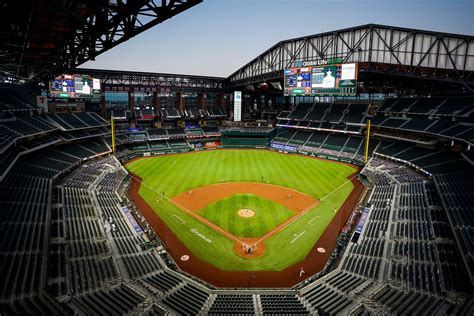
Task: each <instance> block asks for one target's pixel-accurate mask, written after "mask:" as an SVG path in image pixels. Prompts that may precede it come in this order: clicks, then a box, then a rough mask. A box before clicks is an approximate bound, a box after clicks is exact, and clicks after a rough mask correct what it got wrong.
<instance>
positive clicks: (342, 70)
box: [283, 64, 357, 96]
mask: <svg viewBox="0 0 474 316" xmlns="http://www.w3.org/2000/svg"><path fill="white" fill-rule="evenodd" d="M283 74H284V77H285V78H284V88H283V90H284V95H285V96H298V95H300V96H323V95H325V96H330V95H334V96H338V95H355V94H356V87H357V64H334V65H321V66H312V67H297V68H290V69H285V70H284V73H283Z"/></svg>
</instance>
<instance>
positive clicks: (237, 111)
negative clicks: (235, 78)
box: [234, 91, 242, 122]
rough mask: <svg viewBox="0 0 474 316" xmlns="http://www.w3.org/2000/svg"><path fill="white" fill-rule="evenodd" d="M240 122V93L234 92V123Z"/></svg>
mask: <svg viewBox="0 0 474 316" xmlns="http://www.w3.org/2000/svg"><path fill="white" fill-rule="evenodd" d="M241 120H242V91H234V122H240V121H241Z"/></svg>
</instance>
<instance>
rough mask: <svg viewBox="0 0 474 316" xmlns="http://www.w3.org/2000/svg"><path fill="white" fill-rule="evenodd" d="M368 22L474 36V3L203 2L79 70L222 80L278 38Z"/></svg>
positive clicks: (406, 0) (437, 0) (357, 0)
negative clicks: (217, 78) (219, 77)
mask: <svg viewBox="0 0 474 316" xmlns="http://www.w3.org/2000/svg"><path fill="white" fill-rule="evenodd" d="M368 23H377V24H385V25H393V26H400V27H409V28H417V29H424V30H432V31H442V32H447V33H459V34H469V35H474V1H472V0H468V1H466V0H396V1H394V0H325V1H322V0H204V2H203V3H201V4H198V5H197V6H195V7H193V8H191V9H189V10H187V11H185V12H183V13H181V14H179V15H177V16H175V17H173V18H172V19H170V20H168V21H166V22H164V23H162V24H159V25H157V26H155V27H154V28H152V29H150V30H148V31H145V32H144V33H142V34H140V35H138V36H136V37H135V38H132V39H130V40H128V41H127V42H125V43H123V44H121V45H119V46H117V47H115V48H113V49H112V50H110V51H108V52H106V53H104V54H102V55H100V56H99V57H97V58H96V61H94V62H88V63H86V64H84V65H82V66H81V67H83V68H97V69H115V70H130V71H149V72H162V73H180V74H194V75H210V76H222V77H227V76H229V75H230V74H231V73H233V72H234V71H236V70H237V69H238V68H240V67H241V66H243V65H244V64H246V63H247V62H249V61H250V60H251V59H253V58H254V57H256V56H257V55H259V54H260V53H262V52H263V51H265V50H266V49H268V48H269V47H271V46H272V45H274V44H275V43H277V42H279V41H281V40H285V39H290V38H294V37H300V36H304V35H311V34H316V33H320V32H321V31H332V30H337V29H341V28H346V27H352V26H358V25H362V24H368Z"/></svg>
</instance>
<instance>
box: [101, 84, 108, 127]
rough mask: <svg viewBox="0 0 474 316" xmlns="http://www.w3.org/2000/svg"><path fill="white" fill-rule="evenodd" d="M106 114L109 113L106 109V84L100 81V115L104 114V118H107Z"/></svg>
mask: <svg viewBox="0 0 474 316" xmlns="http://www.w3.org/2000/svg"><path fill="white" fill-rule="evenodd" d="M106 114H107V113H106V111H105V84H104V83H103V82H101V83H100V115H102V117H103V118H104V119H107V115H106Z"/></svg>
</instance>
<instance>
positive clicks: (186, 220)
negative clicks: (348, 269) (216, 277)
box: [126, 150, 356, 271]
mask: <svg viewBox="0 0 474 316" xmlns="http://www.w3.org/2000/svg"><path fill="white" fill-rule="evenodd" d="M126 168H127V169H128V170H130V171H131V172H133V173H135V174H137V175H138V176H140V177H141V178H142V179H143V183H144V185H142V186H141V188H140V195H141V196H142V197H143V198H144V199H145V200H146V201H147V203H148V204H149V205H150V206H151V207H152V208H153V209H154V210H155V211H156V213H157V214H158V215H159V216H160V217H161V219H162V220H163V221H165V222H166V224H167V225H168V226H169V227H170V228H171V229H172V230H173V232H174V233H175V234H176V235H177V236H178V238H179V239H180V240H181V241H182V242H183V243H184V244H186V245H187V246H188V248H189V250H190V251H191V252H192V253H193V254H194V255H195V256H196V257H198V258H199V259H200V260H203V261H206V262H208V263H210V264H212V265H214V266H216V267H218V268H220V269H223V270H228V271H244V270H246V271H255V270H261V271H265V270H282V269H284V268H286V267H288V266H289V265H291V264H293V263H296V262H299V261H301V260H302V259H304V257H306V255H307V253H308V252H309V251H310V249H311V248H312V247H313V245H314V244H315V242H316V241H317V240H318V238H319V236H321V234H322V233H323V232H324V229H325V228H326V226H327V225H328V224H329V223H330V221H331V220H332V218H333V217H334V215H335V213H334V209H335V208H337V209H339V208H340V207H341V205H342V204H343V203H344V201H345V199H346V198H347V197H348V196H349V194H350V192H351V191H352V189H353V185H352V183H351V182H350V181H348V180H347V177H348V176H349V175H351V174H352V173H354V171H356V169H355V167H351V166H348V165H344V164H338V163H335V162H333V161H329V160H322V159H313V158H309V157H305V156H302V155H292V154H281V153H277V152H272V151H269V150H213V151H202V152H195V153H190V154H178V155H163V156H156V157H151V158H144V159H139V160H135V161H133V162H131V163H129V164H127V165H126ZM262 176H263V181H264V182H266V183H271V184H275V185H280V186H284V187H288V188H291V189H295V190H297V191H300V192H303V193H306V194H309V195H311V196H313V197H315V198H316V199H320V200H321V203H320V204H319V205H318V206H316V207H315V208H313V209H312V210H311V211H309V212H307V213H306V214H305V215H304V216H302V217H300V218H299V219H298V220H296V221H294V222H292V223H291V224H290V225H289V226H287V227H286V228H285V229H283V230H282V231H280V232H279V233H278V234H275V235H273V236H271V237H270V238H269V239H267V240H266V241H265V245H266V249H267V251H266V253H265V255H264V256H262V257H259V258H256V259H251V260H249V259H244V258H241V257H239V256H237V255H236V254H235V253H234V251H233V246H234V242H233V241H231V240H229V239H228V238H227V237H224V236H223V235H221V234H220V233H218V232H216V231H214V230H213V229H211V228H210V227H208V226H207V225H205V224H203V223H201V222H199V221H198V220H196V219H194V218H193V217H191V216H190V215H188V214H186V212H184V211H183V210H181V209H179V208H178V207H176V206H175V205H173V204H171V203H170V202H169V201H167V200H166V199H162V198H160V195H161V192H165V195H166V196H167V197H173V196H175V195H178V194H179V193H182V192H185V191H188V190H190V189H192V188H195V187H199V186H203V185H208V184H213V183H221V182H235V181H248V182H262ZM192 229H197V230H198V231H199V232H200V233H202V234H203V235H205V236H207V237H208V238H209V239H210V240H212V243H211V244H209V243H207V242H206V241H204V240H202V239H200V238H198V237H196V234H195V233H193V232H192V231H191V230H192ZM303 231H305V233H304V234H303V235H302V236H301V238H299V239H297V240H295V241H294V242H293V243H291V244H290V241H291V240H292V239H293V238H294V237H293V236H295V235H298V234H300V233H301V232H303ZM334 233H335V234H337V233H338V232H334Z"/></svg>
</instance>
